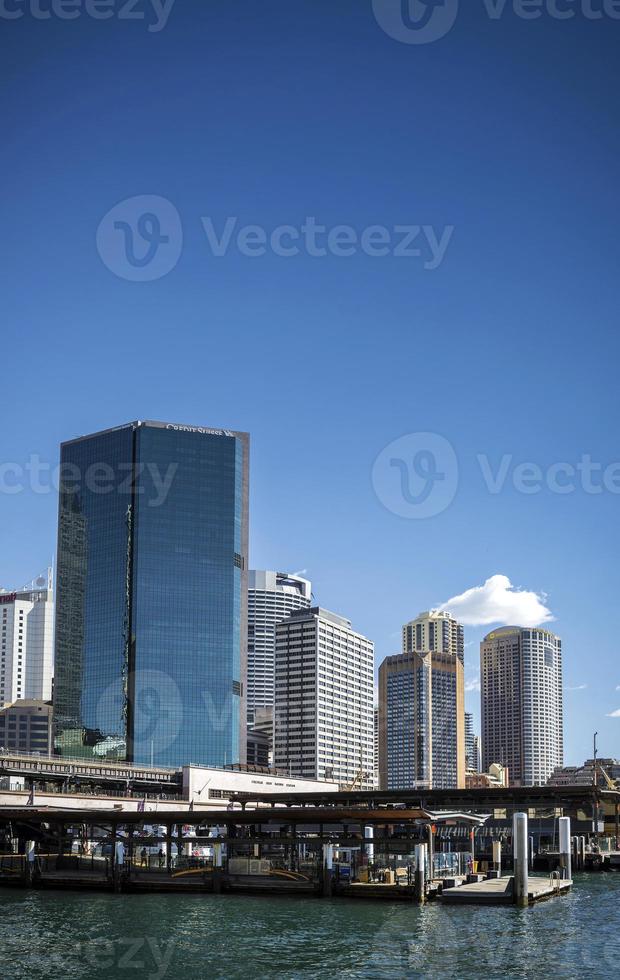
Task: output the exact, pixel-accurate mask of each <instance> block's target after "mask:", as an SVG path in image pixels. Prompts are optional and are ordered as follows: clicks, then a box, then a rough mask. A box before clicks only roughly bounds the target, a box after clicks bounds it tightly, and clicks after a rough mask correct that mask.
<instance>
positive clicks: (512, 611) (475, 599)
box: [440, 575, 555, 626]
mask: <svg viewBox="0 0 620 980" xmlns="http://www.w3.org/2000/svg"><path fill="white" fill-rule="evenodd" d="M546 599H547V597H546V595H545V594H544V593H541V594H538V593H537V592H527V591H526V590H525V589H518V588H516V587H515V586H514V585H513V584H512V582H511V581H510V579H509V578H508V577H507V576H506V575H492V576H491V578H488V579H487V580H486V582H485V583H484V585H476V586H475V587H474V588H473V589H467V591H466V592H463V593H462V594H461V595H457V596H453V598H452V599H448V601H447V602H444V603H443V604H442V605H441V606H440V608H441V609H445V610H446V611H447V612H449V613H452V615H453V616H456V618H457V619H458V620H459V622H461V623H464V624H465V626H489V625H490V624H491V623H498V624H501V625H502V626H540V625H541V624H542V623H548V622H550V621H551V620H553V619H554V618H555V617H554V616H553V613H552V612H551V610H550V609H548V608H547V606H546V605H545V602H546Z"/></svg>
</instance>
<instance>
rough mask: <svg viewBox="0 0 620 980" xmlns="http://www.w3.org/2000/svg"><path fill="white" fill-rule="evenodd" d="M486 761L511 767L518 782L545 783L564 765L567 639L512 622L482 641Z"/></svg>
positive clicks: (486, 764)
mask: <svg viewBox="0 0 620 980" xmlns="http://www.w3.org/2000/svg"><path fill="white" fill-rule="evenodd" d="M480 675H481V686H482V695H481V703H482V766H483V770H484V771H486V770H487V769H488V768H489V766H490V765H492V764H493V763H500V765H502V766H507V767H508V770H509V778H510V783H511V785H513V786H543V785H544V784H545V783H546V782H547V780H548V779H549V777H550V776H551V774H552V772H553V770H554V769H555V768H556V767H558V766H562V765H563V761H564V740H563V689H562V641H561V640H560V638H559V637H557V636H556V635H555V634H554V633H551V632H549V630H545V629H540V628H538V629H523V628H520V627H515V626H507V627H504V628H503V629H498V630H494V631H493V632H492V633H489V634H488V635H487V636H485V638H484V639H483V641H482V643H481V644H480Z"/></svg>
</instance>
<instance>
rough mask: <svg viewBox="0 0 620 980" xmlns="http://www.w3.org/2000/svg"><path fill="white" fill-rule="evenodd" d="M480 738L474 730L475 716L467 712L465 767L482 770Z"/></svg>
mask: <svg viewBox="0 0 620 980" xmlns="http://www.w3.org/2000/svg"><path fill="white" fill-rule="evenodd" d="M480 768H481V760H480V739H479V737H478V736H477V735H476V734H475V732H474V716H473V715H472V714H471V712H469V711H466V712H465V769H466V770H468V771H469V772H480Z"/></svg>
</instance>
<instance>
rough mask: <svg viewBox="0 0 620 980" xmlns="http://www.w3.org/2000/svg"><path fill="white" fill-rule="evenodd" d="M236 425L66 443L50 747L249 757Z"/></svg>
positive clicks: (154, 428)
mask: <svg viewBox="0 0 620 980" xmlns="http://www.w3.org/2000/svg"><path fill="white" fill-rule="evenodd" d="M248 461H249V437H248V435H247V433H243V432H231V431H224V430H219V429H207V428H200V427H193V426H184V425H176V424H173V423H161V422H132V423H129V424H128V425H123V426H120V427H119V428H116V429H109V430H106V431H104V432H99V433H95V434H94V435H89V436H84V437H82V438H80V439H75V440H72V441H70V442H66V443H63V445H62V447H61V481H60V504H59V528H58V561H57V578H58V585H57V616H56V658H55V686H54V744H55V750H56V752H57V753H59V754H61V755H65V756H78V757H89V758H116V759H126V760H128V761H132V762H137V763H142V764H148V763H150V762H154V763H155V764H158V765H169V766H178V765H183V764H187V763H191V762H194V763H201V764H203V765H226V764H229V763H235V762H244V761H245V735H244V732H245V702H244V695H245V691H244V686H245V685H244V681H245V674H246V663H245V651H246V645H247V637H246V633H247V605H246V604H247V598H246V597H247V568H248Z"/></svg>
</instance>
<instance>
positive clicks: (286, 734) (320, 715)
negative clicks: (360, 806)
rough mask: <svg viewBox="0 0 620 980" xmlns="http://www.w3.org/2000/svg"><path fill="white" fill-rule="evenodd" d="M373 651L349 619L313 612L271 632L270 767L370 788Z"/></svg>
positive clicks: (303, 612) (295, 616)
mask: <svg viewBox="0 0 620 980" xmlns="http://www.w3.org/2000/svg"><path fill="white" fill-rule="evenodd" d="M373 674H374V648H373V644H372V643H371V641H370V640H368V639H366V637H365V636H362V635H361V633H356V632H355V631H354V630H353V629H352V626H351V622H350V620H348V619H344V618H343V617H342V616H337V615H336V614H335V613H332V612H328V611H327V610H326V609H321V608H319V607H313V608H310V609H303V610H299V611H298V612H295V613H292V614H291V615H290V616H288V617H287V618H286V619H284V620H282V621H281V622H279V623H278V624H277V626H276V687H275V753H274V755H275V760H274V761H275V766H276V768H277V769H280V770H283V771H285V772H288V773H290V775H291V776H304V777H307V778H313V779H333V780H335V781H337V782H339V783H340V784H341V785H345V786H350V787H353V786H355V787H357V788H359V789H372V787H373V782H374V724H373V703H374V702H373V693H374V692H373Z"/></svg>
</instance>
